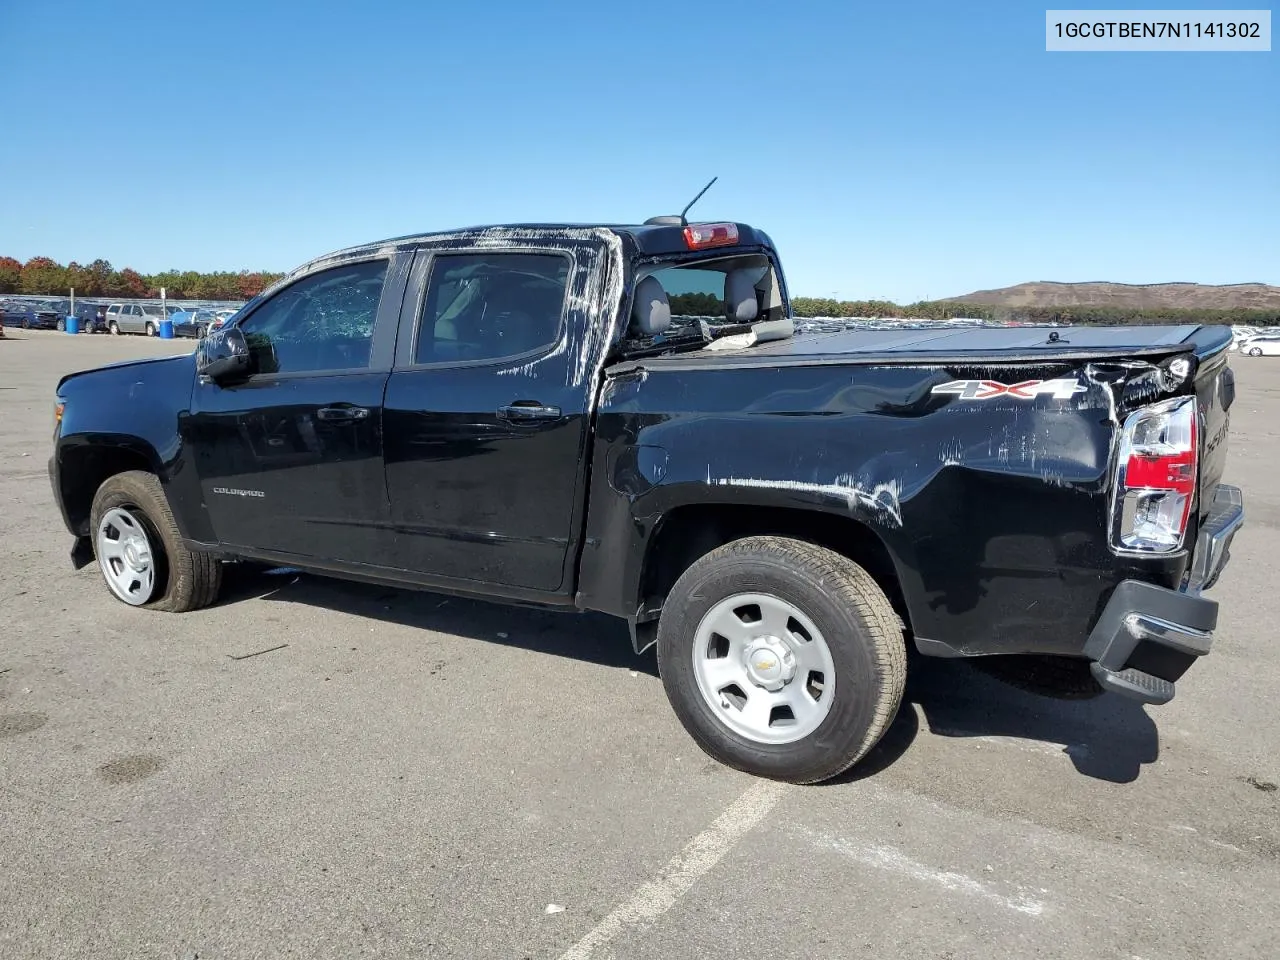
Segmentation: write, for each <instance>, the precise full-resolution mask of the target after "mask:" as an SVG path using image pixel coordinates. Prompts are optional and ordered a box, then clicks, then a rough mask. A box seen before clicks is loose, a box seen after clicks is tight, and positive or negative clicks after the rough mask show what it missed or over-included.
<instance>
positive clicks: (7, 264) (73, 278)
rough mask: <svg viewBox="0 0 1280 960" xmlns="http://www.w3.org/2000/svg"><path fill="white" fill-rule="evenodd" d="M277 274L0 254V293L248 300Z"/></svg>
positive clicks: (278, 276) (273, 279) (260, 271)
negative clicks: (147, 268) (148, 270)
mask: <svg viewBox="0 0 1280 960" xmlns="http://www.w3.org/2000/svg"><path fill="white" fill-rule="evenodd" d="M282 276H284V274H282V273H271V272H270V271H266V270H252V271H251V270H241V271H239V272H231V271H222V272H216V273H198V272H196V271H194V270H186V271H182V272H179V271H177V270H166V271H165V272H164V273H153V274H143V273H138V272H137V271H136V270H132V269H130V268H129V267H125V268H124V269H123V270H117V269H116V268H115V267H113V266H112V265H111V264H110V263H109V262H107V261H106V260H95V261H93V263H90V264H88V265H82V264H79V263H76V262H74V261H72V262H71V263H69V264H67V265H66V266H63V265H62V264H60V263H58V262H57V261H55V260H52V259H50V258H49V257H32V258H31V259H30V260H28V261H27V262H26V263H22V262H21V261H19V260H15V259H14V258H13V257H0V294H6V293H26V294H35V295H38V296H39V295H44V296H60V297H61V296H66V295H67V292H68V291H69V290H70V289H71V288H73V287H74V288H75V291H76V296H77V297H128V298H135V299H143V298H147V297H158V296H160V290H161V288H163V289H164V291H165V296H167V297H169V298H170V299H173V300H248V299H250V298H251V297H256V296H257V295H258V294H259V293H261V292H262V291H263V290H265V289H266V288H267V287H269V286H270V285H271V284H273V283H275V282H276V281H277V280H278V279H280V277H282Z"/></svg>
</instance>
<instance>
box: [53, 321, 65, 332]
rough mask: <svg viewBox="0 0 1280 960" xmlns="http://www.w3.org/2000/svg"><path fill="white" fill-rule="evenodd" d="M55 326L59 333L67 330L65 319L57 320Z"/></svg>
mask: <svg viewBox="0 0 1280 960" xmlns="http://www.w3.org/2000/svg"><path fill="white" fill-rule="evenodd" d="M55 326H56V327H57V328H58V332H59V333H66V332H67V321H65V320H59V321H58V322H57V324H56V325H55Z"/></svg>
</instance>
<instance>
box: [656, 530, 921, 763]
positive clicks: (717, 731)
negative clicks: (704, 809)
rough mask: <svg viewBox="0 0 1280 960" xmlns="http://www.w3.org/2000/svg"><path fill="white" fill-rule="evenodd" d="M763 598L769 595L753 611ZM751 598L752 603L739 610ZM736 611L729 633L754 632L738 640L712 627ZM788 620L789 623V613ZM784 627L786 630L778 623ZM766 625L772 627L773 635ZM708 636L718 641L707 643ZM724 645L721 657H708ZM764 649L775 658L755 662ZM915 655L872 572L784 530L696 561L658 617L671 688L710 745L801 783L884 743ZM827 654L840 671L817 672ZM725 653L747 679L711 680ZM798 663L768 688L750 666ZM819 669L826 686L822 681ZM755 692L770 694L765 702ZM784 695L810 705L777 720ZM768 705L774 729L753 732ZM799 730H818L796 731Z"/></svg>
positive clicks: (728, 759) (692, 729)
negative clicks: (713, 666) (794, 734)
mask: <svg viewBox="0 0 1280 960" xmlns="http://www.w3.org/2000/svg"><path fill="white" fill-rule="evenodd" d="M743 598H746V600H743ZM757 598H758V599H759V600H760V601H761V602H760V603H759V604H754V607H755V609H754V612H752V610H751V608H752V607H753V602H752V601H753V600H755V599H757ZM739 602H742V603H743V606H742V607H735V604H737V603H739ZM788 609H790V610H793V611H795V613H794V614H788V613H787V612H786V611H787V610H788ZM726 610H728V611H730V613H729V614H728V616H732V617H733V618H734V620H733V621H732V622H731V624H730V625H731V626H732V628H733V629H732V630H731V631H726V632H736V631H738V630H739V628H741V629H742V630H743V631H744V632H742V633H739V634H738V636H737V639H735V640H725V639H724V637H723V636H722V635H720V634H718V633H717V632H716V631H715V630H714V629H710V625H712V624H718V623H725V622H726V621H725V617H726V616H727V615H726V613H725V612H724V611H726ZM744 611H745V616H746V617H748V618H750V617H753V616H755V614H757V613H758V614H759V615H760V620H759V621H758V623H759V624H761V625H763V626H757V625H756V624H754V623H751V622H749V619H748V620H744V619H743V616H744ZM783 616H785V617H787V619H785V620H780V619H779V618H780V617H783ZM804 621H807V623H805V622H804ZM780 623H781V624H783V628H782V629H777V628H778V626H779V624H780ZM762 629H763V630H770V631H772V633H770V634H769V635H767V636H766V635H764V634H761V633H760V631H761V630H762ZM814 630H816V631H817V632H816V633H814V632H813V631H814ZM753 633H755V634H757V635H755V636H754V637H753V636H752V634H753ZM784 634H785V637H784V636H783V635H784ZM806 634H807V635H809V636H808V638H807V639H806ZM708 637H709V638H710V639H709V641H708V639H707V638H708ZM780 637H781V638H782V639H778V638H780ZM775 641H776V642H775ZM704 642H708V644H709V645H708V648H707V649H706V650H705V651H704V650H703V649H702V644H703V643H704ZM815 643H819V645H820V647H821V649H819V647H815V646H813V645H814V644H815ZM761 645H763V646H761ZM713 648H715V653H716V654H717V656H710V655H708V654H710V653H711V652H712V649H713ZM752 650H755V651H757V653H762V654H763V657H762V658H760V659H756V660H754V662H753V661H752V658H753V657H756V654H755V653H752ZM721 651H723V652H721ZM743 654H745V658H744V657H743V656H742V655H743ZM775 654H777V656H775ZM906 655H907V654H906V644H905V643H904V640H903V631H902V625H901V622H900V621H899V619H898V616H897V614H896V613H895V612H894V609H893V607H892V605H891V604H890V603H889V598H888V597H887V596H885V593H884V591H883V590H881V589H880V586H879V585H878V584H877V583H876V582H875V580H874V579H872V577H871V575H870V574H868V573H867V572H866V571H865V570H864V569H863V568H862V567H860V566H858V565H857V564H856V563H854V562H853V561H852V560H850V559H849V558H848V557H845V556H843V555H841V554H838V553H835V552H834V551H831V550H828V549H826V548H824V547H819V546H815V545H814V544H811V543H806V542H804V541H800V540H791V539H786V538H782V537H749V538H746V539H743V540H737V541H734V542H733V543H729V544H726V545H725V546H722V547H719V548H718V549H716V550H713V551H711V552H710V553H708V554H707V555H706V556H704V557H702V558H701V559H700V560H697V561H696V562H694V564H693V565H692V566H690V567H689V569H687V570H686V571H685V572H684V573H683V574H682V575H681V576H680V579H679V580H677V581H676V583H675V586H674V587H672V589H671V592H670V594H669V595H668V597H667V599H666V602H665V604H664V605H663V609H662V615H661V618H660V619H659V622H658V667H659V671H660V673H661V676H662V684H663V687H664V688H665V689H666V692H667V698H668V699H669V700H670V701H671V706H672V708H673V709H674V710H675V712H676V716H677V717H679V719H680V722H681V723H682V724H684V727H685V729H686V730H687V731H688V732H689V734H690V735H691V736H692V737H693V738H694V740H695V741H697V743H698V745H699V746H700V747H701V748H702V749H703V750H704V751H706V752H707V753H708V754H710V755H711V756H712V757H714V758H715V759H716V760H719V761H720V762H721V763H724V764H726V765H728V766H730V767H734V768H735V769H738V770H742V771H744V772H746V773H751V774H756V775H758V776H762V777H768V778H771V779H775V780H785V781H789V782H792V783H816V782H818V781H821V780H827V779H829V778H831V777H834V776H836V775H837V774H840V773H841V772H843V771H845V770H847V769H848V768H849V767H851V766H853V765H854V764H855V763H857V762H858V761H859V760H861V759H862V758H863V757H865V756H866V755H867V753H868V752H869V751H870V750H871V748H872V747H874V746H875V745H876V743H877V742H879V740H880V738H881V737H882V736H883V735H884V733H885V731H886V730H887V729H888V727H889V724H890V723H891V722H892V720H893V718H894V716H895V715H896V714H897V712H898V706H899V704H900V703H901V702H902V691H903V687H904V686H905V684H906V672H907V670H906V663H907V660H906ZM824 656H825V657H826V658H827V659H826V660H825V662H826V663H827V664H829V665H830V667H831V668H832V673H833V676H832V677H830V678H828V677H827V676H826V675H825V668H824V670H823V671H821V672H819V671H816V670H811V669H810V668H811V667H812V666H813V664H814V663H816V662H820V661H822V658H823V657H824ZM788 657H790V660H788ZM700 658H701V660H700ZM719 660H723V661H724V666H723V668H721V669H723V670H727V671H729V672H728V673H724V674H723V676H724V677H729V676H730V675H731V674H732V673H733V671H735V670H736V671H737V672H738V673H739V674H740V675H741V677H742V679H741V680H740V681H738V682H737V683H736V684H731V685H729V686H727V687H721V686H720V681H719V680H714V681H710V680H708V673H707V670H706V669H705V667H700V666H698V663H700V662H701V663H703V664H717V665H718V661H719ZM779 663H782V664H783V666H781V667H779V666H778V664H779ZM787 663H790V664H791V667H790V669H792V670H794V671H796V672H795V673H794V674H793V676H791V677H790V678H789V679H785V680H781V678H779V677H777V676H776V675H765V677H764V679H765V680H767V681H769V682H771V683H772V682H780V681H781V682H782V683H783V684H784V685H783V686H781V687H780V688H778V689H771V688H768V687H765V686H761V685H759V677H758V676H754V675H753V674H751V673H750V672H749V671H750V670H752V669H754V668H755V667H758V666H761V665H763V667H762V669H765V670H785V669H787V667H786V666H785V665H786V664H787ZM748 664H751V665H750V666H749V665H748ZM802 673H803V674H804V679H802V678H801V674H802ZM815 674H820V680H821V683H819V684H815V683H814V681H815V679H818V677H815ZM797 681H798V682H799V684H798V685H797ZM815 687H816V688H817V689H818V690H819V695H818V696H817V697H816V698H815V696H814V694H813V691H814V689H815ZM735 688H736V692H735ZM716 689H719V690H720V691H721V692H715V691H716ZM740 694H745V697H743V696H740ZM753 696H755V697H761V698H763V699H761V700H757V701H753V700H752V697H753ZM779 697H783V698H790V699H791V700H792V702H794V703H796V704H797V705H798V706H799V705H803V709H802V710H800V711H799V712H798V713H797V712H796V711H791V709H790V707H786V710H785V711H784V713H785V712H791V713H792V719H791V720H790V721H788V720H787V718H786V717H785V716H781V717H780V718H779V719H778V720H776V721H775V715H776V714H777V711H778V707H779V706H780V705H781V704H779V702H778V698H779ZM713 698H716V699H714V700H713ZM823 698H829V699H826V700H825V702H824V699H823ZM815 703H816V705H817V708H818V709H819V711H820V717H818V716H816V715H815V714H814V710H813V707H814V704H815ZM750 704H755V707H754V709H751V710H749V709H748V705H750ZM771 704H773V706H770V705H771ZM762 705H763V707H767V708H768V710H767V712H766V713H765V714H764V715H765V717H766V720H765V725H764V726H763V727H762V726H761V725H759V724H756V725H755V727H754V731H755V732H754V733H744V730H745V729H746V727H748V726H750V718H751V717H752V716H754V717H756V718H758V717H760V715H761V709H762ZM729 711H733V712H729ZM788 727H791V728H793V729H796V730H800V731H808V732H806V733H804V735H803V736H800V737H799V738H798V739H794V738H793V739H786V738H787V737H788V736H790V734H789V733H788Z"/></svg>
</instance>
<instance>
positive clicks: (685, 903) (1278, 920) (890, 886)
mask: <svg viewBox="0 0 1280 960" xmlns="http://www.w3.org/2000/svg"><path fill="white" fill-rule="evenodd" d="M7 332H8V338H7V339H5V340H2V341H0V540H2V542H3V543H4V545H5V551H4V555H3V559H2V560H0V638H2V639H0V827H2V829H0V956H3V957H5V958H7V960H17V958H25V957H40V958H52V957H76V958H82V957H95V958H101V957H129V958H150V957H162V958H172V957H180V958H190V957H193V956H198V957H201V958H247V957H264V958H265V957H283V956H303V957H310V958H323V957H343V958H347V957H357V956H375V955H379V956H395V957H428V956H430V957H446V956H448V957H452V956H457V957H495V958H496V957H503V958H507V957H514V958H522V957H530V958H532V957H539V958H541V957H548V958H559V957H571V958H577V960H586V958H600V957H610V956H613V957H619V958H654V960H657V958H669V957H680V956H706V957H726V958H753V957H814V956H819V957H827V956H831V957H845V956H848V957H876V958H884V957H892V958H898V957H903V958H906V957H911V958H914V957H930V958H953V960H954V958H962V957H981V958H990V957H1064V958H1065V957H1071V958H1076V957H1089V958H1112V957H1115V958H1124V960H1135V958H1143V960H1156V958H1183V957H1186V958H1191V957H1195V958H1200V957H1224V958H1226V957H1230V958H1233V960H1241V958H1250V957H1259V958H1262V957H1274V956H1276V954H1277V945H1278V944H1280V909H1278V908H1277V903H1280V792H1278V791H1277V790H1276V786H1275V784H1276V783H1277V782H1280V717H1278V715H1277V710H1276V707H1275V704H1276V702H1277V700H1276V694H1275V689H1276V686H1277V684H1280V644H1277V641H1276V639H1275V635H1274V634H1273V632H1272V631H1273V629H1274V626H1275V624H1276V623H1278V622H1280V590H1277V589H1276V584H1277V583H1280V578H1278V577H1277V560H1276V555H1275V554H1274V553H1273V550H1274V549H1275V546H1276V544H1277V542H1278V541H1277V526H1280V486H1277V485H1276V483H1275V481H1274V479H1273V478H1274V476H1275V474H1276V472H1277V471H1278V470H1280V361H1278V360H1275V359H1271V358H1261V359H1250V358H1245V357H1237V358H1234V359H1233V363H1234V365H1235V367H1236V370H1237V372H1238V374H1239V385H1240V389H1239V396H1238V400H1237V402H1236V406H1235V408H1234V410H1233V414H1234V415H1233V418H1232V428H1233V430H1232V436H1231V452H1230V464H1229V467H1228V476H1227V479H1228V480H1229V481H1231V482H1234V483H1236V484H1239V485H1240V486H1242V487H1243V488H1244V490H1245V495H1246V509H1247V512H1248V520H1247V524H1246V527H1245V529H1244V530H1243V532H1242V533H1241V534H1240V535H1239V536H1238V537H1237V539H1236V543H1235V547H1234V549H1233V561H1232V564H1231V566H1230V567H1229V568H1228V571H1227V573H1226V574H1225V575H1224V577H1223V580H1222V582H1221V583H1220V584H1219V586H1218V587H1216V588H1215V590H1214V594H1215V595H1216V597H1217V598H1218V599H1219V601H1221V602H1222V604H1223V610H1222V614H1221V619H1220V629H1219V633H1218V636H1217V640H1216V643H1215V648H1214V651H1213V653H1212V654H1211V655H1210V656H1209V657H1208V658H1207V659H1206V660H1205V661H1204V662H1203V663H1201V664H1199V665H1197V666H1196V667H1195V668H1193V670H1192V671H1191V672H1190V674H1189V675H1188V676H1187V677H1186V678H1185V680H1184V681H1183V682H1182V683H1181V684H1180V685H1179V693H1178V696H1177V698H1176V699H1175V700H1174V702H1173V703H1172V704H1170V705H1168V706H1166V707H1163V708H1151V709H1143V708H1140V707H1138V706H1137V705H1135V704H1131V703H1128V702H1126V701H1123V700H1119V699H1116V698H1114V697H1110V696H1108V697H1103V698H1100V699H1096V700H1091V701H1086V702H1063V701H1054V700H1048V699H1044V698H1040V697H1037V696H1035V695H1032V694H1029V693H1025V692H1022V691H1020V690H1016V689H1013V688H1011V687H1007V686H1004V685H1002V684H1000V683H998V682H996V681H995V680H992V679H990V678H988V677H987V676H985V675H983V674H980V673H978V672H976V671H974V670H973V669H971V668H969V667H966V666H965V665H963V664H956V663H948V662H930V661H925V662H923V663H922V664H921V665H920V667H919V669H918V670H917V671H916V673H915V674H914V675H913V676H912V678H911V680H910V683H909V686H908V702H907V703H906V704H905V705H904V707H903V710H902V713H901V715H900V716H899V718H898V720H897V721H896V723H895V724H894V726H893V728H892V729H891V731H890V733H889V735H888V737H887V738H886V740H885V741H884V743H883V744H882V745H881V746H880V747H879V748H878V749H877V751H876V752H875V753H874V754H873V755H872V757H871V758H870V760H869V761H868V762H867V763H865V764H864V765H863V766H862V767H861V768H859V771H858V776H856V777H853V778H845V779H844V780H842V781H840V782H837V783H834V784H831V785H826V786H820V787H807V788H802V787H790V786H780V785H776V784H772V783H766V782H763V781H756V780H753V779H752V778H750V777H747V776H744V775H741V774H738V773H735V772H733V771H730V770H727V769H725V768H723V767H721V766H719V765H717V764H715V763H713V762H712V761H710V760H709V759H708V758H706V757H705V756H704V755H703V754H702V753H701V752H700V751H699V750H698V749H697V747H696V746H695V745H694V743H693V741H692V740H691V739H690V738H689V737H688V736H686V734H685V733H684V731H683V729H682V728H681V727H680V726H679V724H678V723H677V721H676V719H675V717H674V716H673V714H672V713H671V711H670V709H669V708H668V706H667V703H666V700H665V698H664V696H663V692H662V687H661V684H660V682H659V680H658V679H657V676H656V668H655V664H654V661H653V659H652V657H645V658H637V657H634V656H633V655H632V654H631V652H630V647H629V644H628V640H627V634H626V629H625V627H624V626H623V625H622V624H621V623H615V622H614V621H611V620H609V619H606V618H599V617H588V616H583V617H576V616H568V615H557V614H544V613H539V612H530V611H527V610H521V609H511V608H504V607H500V606H492V605H486V604H481V603H474V602H468V601H462V600H457V599H449V598H445V597H441V596H437V595H432V594H424V593H413V592H408V591H397V590H388V589H384V588H379V587H369V586H361V585H351V584H344V583H339V582H335V581H326V580H322V579H319V578H314V577H308V576H298V575H285V576H279V575H277V576H267V575H263V574H249V573H244V574H241V575H238V576H236V577H234V578H232V580H231V583H230V585H229V587H228V590H227V591H226V594H227V595H226V596H225V599H224V600H223V602H222V603H221V604H220V605H218V606H216V607H214V608H212V609H208V610H203V611H200V612H198V613H192V614H186V615H182V616H175V615H169V614H160V613H148V612H140V611H135V610H132V609H130V608H128V607H126V606H125V605H123V604H121V603H119V602H116V601H114V600H113V599H111V597H110V596H109V595H108V593H107V590H106V588H105V587H104V586H103V585H102V583H101V581H100V579H99V574H98V571H97V568H96V566H93V565H91V566H90V567H88V568H86V569H84V570H81V571H79V572H73V571H72V570H71V567H70V565H69V563H68V561H67V551H68V548H69V546H70V539H69V536H68V535H67V533H66V531H65V529H64V528H63V526H62V523H61V521H60V519H59V517H58V514H57V508H56V507H55V505H54V503H53V500H52V497H51V493H50V489H49V482H48V477H47V473H46V461H47V458H48V455H49V446H50V444H49V439H50V434H51V431H52V397H53V388H54V384H55V383H56V381H57V378H58V377H59V376H60V375H61V374H63V373H66V372H69V371H72V370H76V369H82V368H85V367H90V366H95V365H97V364H99V363H103V362H108V361H111V360H120V359H126V358H129V357H133V356H138V355H154V354H158V353H163V352H181V351H188V350H190V349H192V342H191V341H158V340H145V339H143V338H138V337H123V338H109V337H102V336H98V337H88V336H80V337H70V336H65V335H59V334H54V333H24V332H22V331H18V330H10V331H7ZM282 645H284V646H282ZM274 647H279V649H274V650H271V651H270V652H266V653H261V654H260V655H257V656H250V657H244V655H246V654H252V653H256V652H258V651H262V650H266V649H267V648H274ZM240 657H244V658H243V659H236V658H240ZM560 908H563V909H560Z"/></svg>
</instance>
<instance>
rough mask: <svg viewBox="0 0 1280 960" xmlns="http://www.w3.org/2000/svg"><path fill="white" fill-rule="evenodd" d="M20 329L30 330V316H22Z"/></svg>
mask: <svg viewBox="0 0 1280 960" xmlns="http://www.w3.org/2000/svg"><path fill="white" fill-rule="evenodd" d="M22 329H23V330H30V329H31V318H30V317H23V318H22Z"/></svg>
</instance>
